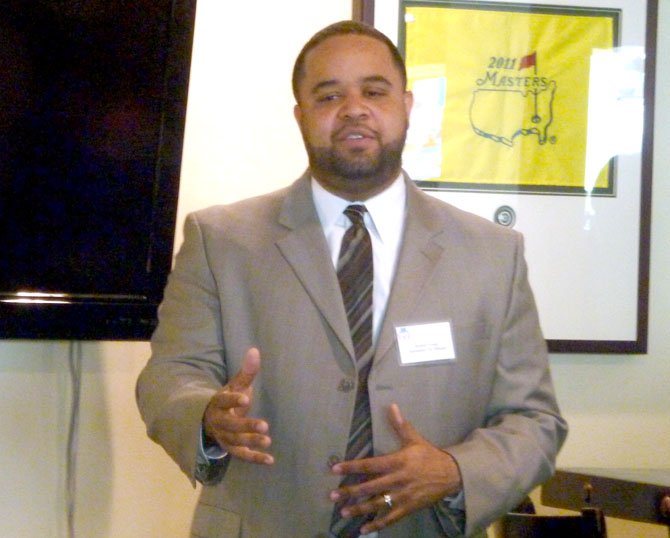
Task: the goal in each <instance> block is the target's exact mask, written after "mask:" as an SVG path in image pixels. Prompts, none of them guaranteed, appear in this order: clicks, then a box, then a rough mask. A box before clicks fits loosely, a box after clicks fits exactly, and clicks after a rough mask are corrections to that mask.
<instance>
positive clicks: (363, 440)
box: [330, 205, 374, 538]
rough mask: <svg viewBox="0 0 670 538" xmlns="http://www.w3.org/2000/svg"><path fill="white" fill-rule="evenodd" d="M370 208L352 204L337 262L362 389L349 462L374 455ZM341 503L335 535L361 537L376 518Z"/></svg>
mask: <svg viewBox="0 0 670 538" xmlns="http://www.w3.org/2000/svg"><path fill="white" fill-rule="evenodd" d="M366 211H367V209H366V208H365V206H363V205H350V206H349V207H347V208H346V209H345V210H344V214H345V215H346V216H347V217H348V218H349V220H350V221H351V222H352V225H351V226H350V227H349V228H348V229H347V231H346V233H345V234H344V237H343V238H342V246H341V248H340V257H339V260H338V262H337V278H338V280H339V282H340V289H341V290H342V299H343V301H344V308H345V310H346V313H347V319H348V321H349V329H350V331H351V339H352V341H353V344H354V351H355V353H356V365H357V370H358V390H357V392H356V402H355V406H354V414H353V417H352V421H351V430H350V432H349V440H348V442H347V452H346V455H345V459H347V460H352V459H358V458H367V457H370V456H372V454H373V451H372V418H371V416H370V399H369V396H368V372H369V371H370V367H371V366H372V356H373V353H374V348H373V345H372V282H373V279H372V276H373V268H372V243H371V241H370V234H369V233H368V230H367V228H366V227H365V223H364V221H363V217H364V215H365V212H366ZM359 481H360V478H359V477H358V476H356V475H347V476H345V477H344V478H343V480H342V482H341V484H340V485H348V484H354V483H356V482H359ZM341 508H342V505H341V504H337V505H336V506H335V510H334V512H333V517H332V520H331V529H330V532H331V536H337V537H338V538H350V537H351V538H353V537H357V536H359V534H360V528H361V526H362V525H363V524H364V523H365V522H366V521H369V520H370V519H372V517H373V516H363V517H359V518H353V519H343V518H342V517H341V516H340V513H339V512H340V509H341Z"/></svg>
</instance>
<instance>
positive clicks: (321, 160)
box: [304, 134, 405, 192]
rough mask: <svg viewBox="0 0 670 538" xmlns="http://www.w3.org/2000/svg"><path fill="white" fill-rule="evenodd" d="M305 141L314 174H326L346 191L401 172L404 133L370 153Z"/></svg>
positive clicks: (362, 189)
mask: <svg viewBox="0 0 670 538" xmlns="http://www.w3.org/2000/svg"><path fill="white" fill-rule="evenodd" d="M304 142H305V148H306V150H307V156H308V157H309V165H310V169H311V170H312V173H313V174H314V175H315V176H316V177H322V178H326V177H327V178H329V181H328V182H329V183H330V184H333V185H335V184H339V185H341V186H342V190H345V191H354V192H355V191H360V192H365V191H369V190H373V189H375V187H379V186H382V185H385V184H390V182H392V181H393V180H394V179H395V178H396V177H397V175H398V174H399V173H400V166H401V162H402V150H403V148H404V147H405V135H404V134H403V136H402V137H400V138H398V139H396V140H392V141H391V142H389V143H387V144H383V145H381V147H380V148H379V150H378V151H377V152H375V153H373V154H367V153H365V152H360V153H356V152H344V151H341V150H340V149H338V147H337V145H335V144H332V145H330V146H327V147H317V146H313V145H311V144H310V143H309V142H307V140H305V141H304Z"/></svg>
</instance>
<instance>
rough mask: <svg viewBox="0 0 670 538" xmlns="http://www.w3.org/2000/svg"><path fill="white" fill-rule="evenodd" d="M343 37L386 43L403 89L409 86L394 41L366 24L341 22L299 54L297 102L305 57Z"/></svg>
mask: <svg viewBox="0 0 670 538" xmlns="http://www.w3.org/2000/svg"><path fill="white" fill-rule="evenodd" d="M341 35H364V36H368V37H371V38H372V39H376V40H377V41H381V42H382V43H384V45H386V47H387V48H388V50H389V52H390V53H391V57H392V58H393V63H394V64H395V66H396V67H397V68H398V71H399V72H400V76H401V78H402V83H403V87H406V86H407V69H406V68H405V60H403V57H402V55H401V54H400V51H399V50H398V48H397V47H396V46H395V45H394V44H393V41H391V40H390V39H389V38H388V37H386V35H384V34H383V33H381V32H380V31H379V30H377V29H376V28H374V27H372V26H369V25H367V24H365V23H362V22H357V21H349V20H347V21H340V22H336V23H334V24H331V25H330V26H326V27H325V28H324V29H323V30H320V31H319V32H317V33H316V34H314V35H313V36H312V38H311V39H310V40H309V41H308V42H307V43H305V46H304V47H303V48H302V50H301V51H300V54H298V57H297V58H296V60H295V64H294V65H293V78H292V84H293V96H294V97H295V100H296V102H297V101H298V86H299V85H300V82H301V81H302V79H303V78H304V76H305V57H306V56H307V54H308V53H309V51H311V50H312V49H314V48H316V47H317V46H318V45H320V44H321V43H323V42H324V41H325V40H326V39H329V38H331V37H335V36H341Z"/></svg>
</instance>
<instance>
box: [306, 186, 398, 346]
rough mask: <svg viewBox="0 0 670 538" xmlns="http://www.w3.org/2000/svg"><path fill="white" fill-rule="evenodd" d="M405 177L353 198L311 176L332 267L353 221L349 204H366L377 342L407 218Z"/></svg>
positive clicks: (373, 316)
mask: <svg viewBox="0 0 670 538" xmlns="http://www.w3.org/2000/svg"><path fill="white" fill-rule="evenodd" d="M406 196H407V193H406V188H405V181H404V180H403V176H402V174H401V175H400V176H398V177H397V178H396V180H395V181H394V182H393V183H392V184H391V185H390V186H389V187H388V188H387V189H385V190H384V191H383V192H381V193H379V194H377V195H376V196H373V197H372V198H368V199H367V200H361V201H355V202H351V201H349V200H345V199H344V198H340V197H339V196H336V195H334V194H332V193H330V192H328V191H327V190H326V189H324V188H323V187H322V186H321V185H320V184H319V183H318V182H317V181H316V180H315V179H313V178H312V197H313V199H314V205H315V206H316V212H317V214H318V215H319V220H320V221H321V226H322V228H323V233H324V235H325V236H326V241H327V243H328V248H329V250H330V256H331V258H332V261H333V267H337V260H338V257H339V255H340V245H341V244H342V238H343V237H344V233H345V232H346V230H347V228H349V226H351V221H350V220H349V218H348V217H347V216H346V215H345V214H344V210H345V209H346V208H347V206H349V205H352V204H362V205H365V207H366V208H367V210H368V211H367V213H366V215H365V226H366V228H367V229H368V232H370V239H371V240H372V263H373V275H374V277H373V278H374V280H373V287H372V293H373V296H372V309H373V311H372V338H373V342H377V337H378V336H379V330H380V328H381V323H382V320H383V319H384V313H385V312H386V305H387V303H388V298H389V294H390V293H391V285H392V283H393V276H394V274H395V268H396V262H397V260H398V253H399V252H400V245H401V241H402V232H403V227H404V222H405V200H406Z"/></svg>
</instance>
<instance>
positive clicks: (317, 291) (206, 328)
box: [138, 175, 566, 538]
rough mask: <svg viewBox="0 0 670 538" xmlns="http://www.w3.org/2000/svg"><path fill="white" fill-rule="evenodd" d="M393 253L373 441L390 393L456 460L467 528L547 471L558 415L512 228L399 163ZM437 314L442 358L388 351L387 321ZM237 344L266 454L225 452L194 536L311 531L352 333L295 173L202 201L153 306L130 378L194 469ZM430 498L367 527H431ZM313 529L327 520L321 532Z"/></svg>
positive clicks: (435, 531) (155, 432) (560, 431)
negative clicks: (445, 330)
mask: <svg viewBox="0 0 670 538" xmlns="http://www.w3.org/2000/svg"><path fill="white" fill-rule="evenodd" d="M407 187H408V191H407V216H406V223H405V231H404V236H403V242H402V247H401V251H400V253H399V261H398V267H397V270H396V276H395V280H394V284H393V287H392V290H391V295H390V298H389V303H388V309H387V314H386V317H385V319H384V321H383V325H382V329H381V334H380V337H379V342H378V347H377V352H376V355H375V359H374V366H373V367H372V371H371V373H370V378H369V386H370V403H371V411H372V416H373V430H374V447H375V452H376V453H378V454H382V453H387V452H391V451H395V450H397V449H398V447H399V444H398V440H397V438H396V435H395V434H394V432H393V431H392V429H391V428H390V426H389V425H388V423H387V418H386V416H387V408H388V406H389V405H390V404H391V403H392V402H396V403H398V404H399V406H400V409H401V411H402V412H403V414H404V416H405V417H406V418H407V419H408V420H410V421H412V422H413V424H414V426H415V427H416V428H417V430H418V431H419V432H420V433H421V434H422V435H423V436H425V437H426V438H427V439H428V440H429V441H430V442H432V443H434V444H435V445H437V446H440V447H448V448H449V451H450V453H451V454H452V455H453V456H454V457H455V458H456V460H457V462H458V464H459V467H460V470H461V473H462V476H463V484H464V493H465V506H466V514H467V534H468V535H471V534H473V533H476V532H479V531H481V530H482V529H484V528H485V527H486V526H487V525H488V524H489V523H490V522H491V521H492V520H494V519H496V518H497V517H499V516H500V515H501V514H502V513H504V512H505V511H507V510H508V509H509V508H510V507H512V506H513V505H514V504H515V503H516V502H518V500H519V499H520V497H522V496H524V495H525V494H526V493H527V492H528V491H530V490H531V489H532V488H533V487H534V486H536V485H537V484H539V483H541V482H542V481H544V480H545V479H547V478H548V477H549V476H550V475H551V473H552V472H553V468H554V460H555V456H556V453H557V451H558V449H559V447H560V445H561V443H562V442H563V439H564V437H565V433H566V427H565V423H564V422H563V420H562V419H561V418H560V415H559V412H558V408H557V405H556V401H555V398H554V392H553V388H552V384H551V380H550V375H549V369H548V364H547V355H546V347H545V342H544V339H543V337H542V334H541V332H540V327H539V323H538V317H537V313H536V308H535V304H534V300H533V296H532V293H531V290H530V288H529V285H528V281H527V276H526V265H525V262H524V258H523V243H522V238H521V235H520V234H518V233H516V232H514V231H510V230H508V229H505V228H502V227H500V226H497V225H494V224H492V223H489V222H487V221H485V220H484V219H481V218H479V217H476V216H473V215H470V214H468V213H464V212H462V211H460V210H458V209H456V208H454V207H451V206H449V205H447V204H444V203H443V202H440V201H438V200H436V199H435V198H433V197H430V196H428V195H426V194H425V193H423V192H421V191H420V190H419V189H417V188H416V187H415V186H414V185H413V184H412V183H411V182H410V181H409V180H407ZM445 320H449V321H450V322H451V326H452V333H453V338H454V343H455V349H456V355H457V358H456V360H455V361H452V362H450V363H446V364H445V363H441V364H433V365H423V366H401V365H400V363H399V353H398V347H397V344H396V340H395V330H394V327H395V326H403V325H410V324H418V323H429V322H437V321H445ZM250 346H257V347H258V348H259V349H260V352H261V361H262V366H261V372H260V374H259V376H258V377H257V378H256V382H255V385H254V402H253V413H252V414H253V415H255V416H258V417H263V418H265V419H266V420H267V421H268V422H269V424H270V427H271V435H272V439H273V445H272V449H271V451H272V454H273V455H274V457H275V460H276V462H275V464H274V465H273V466H259V465H252V464H247V463H242V462H240V461H238V460H235V459H232V461H230V462H229V464H228V465H226V466H224V467H222V468H221V469H220V472H218V476H215V477H213V478H212V480H211V484H210V485H206V486H205V487H203V491H202V495H201V499H200V502H199V505H198V508H197V509H196V513H195V516H194V522H193V531H192V532H193V536H199V537H206V538H222V537H236V538H237V537H243V538H268V537H270V536H273V537H274V536H276V537H280V538H283V537H301V538H302V537H309V536H320V535H321V534H320V533H326V532H327V529H328V524H329V521H330V517H331V513H332V509H333V505H332V503H331V502H330V501H329V499H328V492H329V491H331V490H332V489H334V488H336V487H337V483H338V478H337V477H335V476H333V475H331V474H330V473H329V464H330V463H331V462H332V461H333V460H334V459H336V458H338V457H342V455H343V454H344V452H345V448H346V442H347V436H348V429H349V423H350V419H351V415H352V409H353V405H354V397H355V390H354V382H355V379H356V370H355V363H354V360H353V349H352V343H351V337H350V335H349V329H348V325H347V320H346V316H345V312H344V307H343V305H342V299H341V295H340V291H339V287H338V283H337V278H336V275H335V272H334V269H333V267H332V263H331V261H330V255H329V252H328V249H327V245H326V241H325V238H324V234H323V231H322V228H321V225H320V223H319V220H318V217H317V214H316V210H315V208H314V204H313V201H312V195H311V188H310V184H309V179H308V175H305V176H303V177H302V178H301V179H299V180H298V181H297V182H296V183H294V184H293V185H292V186H290V187H288V188H286V189H283V190H280V191H278V192H275V193H271V194H269V195H265V196H261V197H258V198H254V199H250V200H246V201H243V202H238V203H235V204H232V205H228V206H219V207H213V208H209V209H205V210H203V211H199V212H197V213H195V214H193V215H190V216H189V217H188V218H187V221H186V224H185V239H184V243H183V246H182V247H181V250H180V252H179V254H178V256H177V260H176V263H175V268H174V271H173V273H172V275H171V277H170V280H169V283H168V286H167V288H166V291H165V299H164V302H163V304H162V306H161V309H160V322H159V326H158V329H157V330H156V333H155V335H154V338H153V341H152V357H151V359H150V361H149V363H148V365H147V367H146V368H145V370H144V371H143V373H142V375H141V376H140V379H139V381H138V403H139V407H140V411H141V413H142V416H143V419H144V420H145V422H146V424H147V430H148V433H149V436H150V437H151V438H152V439H154V440H155V441H156V442H158V443H160V444H161V445H162V446H163V447H164V448H165V450H166V451H167V452H168V454H169V455H170V456H171V457H172V458H173V459H174V460H175V461H176V462H177V463H178V464H179V465H180V467H181V469H182V470H183V471H184V473H186V475H187V476H188V477H189V478H190V479H191V480H194V470H195V464H196V450H197V439H198V435H199V428H200V423H201V418H202V415H203V412H204V409H205V407H206V405H207V403H208V401H209V399H210V397H211V396H212V395H213V394H214V392H215V391H216V390H217V389H219V388H220V387H221V385H222V384H224V383H225V382H226V380H227V378H228V376H229V375H232V374H234V373H235V372H237V371H238V369H239V368H240V365H241V360H242V357H243V355H244V353H245V351H246V350H247V349H248V348H249V347H250ZM440 514H441V510H440V509H439V507H435V508H431V509H426V510H423V511H420V512H418V513H416V514H414V515H412V516H410V517H407V518H405V519H404V520H402V521H401V522H399V523H398V524H396V525H394V526H392V527H390V528H388V529H386V530H384V531H383V532H381V533H380V536H381V537H382V538H386V537H406V536H416V537H418V536H421V537H431V536H443V535H444V531H443V530H442V527H441V525H440ZM324 536H325V534H324Z"/></svg>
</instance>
